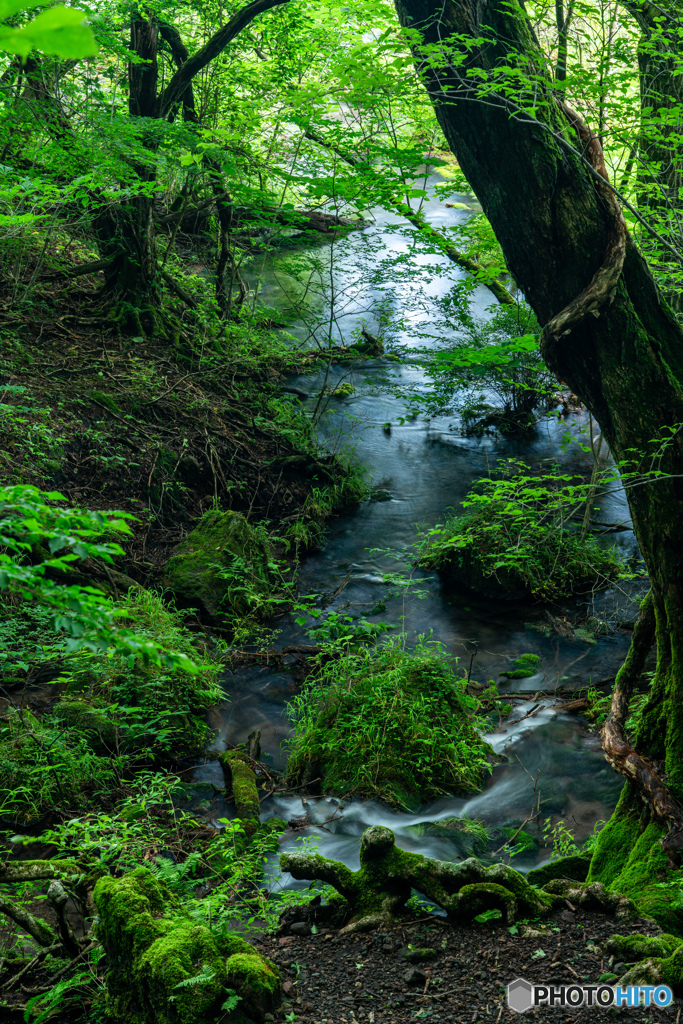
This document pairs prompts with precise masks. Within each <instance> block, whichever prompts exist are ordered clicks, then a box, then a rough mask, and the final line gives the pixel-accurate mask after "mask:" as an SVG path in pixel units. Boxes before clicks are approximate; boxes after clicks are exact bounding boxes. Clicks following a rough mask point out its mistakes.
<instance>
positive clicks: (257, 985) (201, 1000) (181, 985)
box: [93, 868, 280, 1024]
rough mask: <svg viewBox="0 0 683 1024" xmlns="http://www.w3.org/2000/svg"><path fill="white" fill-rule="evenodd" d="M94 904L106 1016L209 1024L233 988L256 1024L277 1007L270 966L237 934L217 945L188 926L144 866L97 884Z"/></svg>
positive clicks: (145, 1022) (160, 1023)
mask: <svg viewBox="0 0 683 1024" xmlns="http://www.w3.org/2000/svg"><path fill="white" fill-rule="evenodd" d="M93 899H94V902H95V906H96V907H97V911H98V914H99V918H100V920H99V924H98V927H97V932H98V937H99V938H100V941H101V942H102V946H103V948H104V951H105V954H106V957H107V966H108V968H109V970H108V974H107V1010H108V1012H109V1014H110V1015H111V1016H112V1017H114V1018H115V1019H117V1020H121V1021H126V1022H128V1021H133V1020H135V1021H140V1022H141V1024H214V1021H215V1020H216V1019H217V1017H218V1015H219V1011H220V1006H221V1004H222V1002H223V1001H224V998H225V994H226V993H225V990H226V988H234V989H236V990H237V992H238V994H239V995H240V996H241V997H242V1004H240V1005H241V1006H243V1008H244V1009H245V1011H246V1012H247V1013H249V1014H250V1015H251V1017H252V1019H253V1020H256V1021H262V1020H263V1014H264V1013H265V1012H268V1011H269V1010H271V1009H272V1008H274V1007H275V1006H276V1005H277V1003H278V1002H279V992H280V976H279V974H278V972H277V970H276V968H275V967H274V966H273V965H272V964H271V963H270V961H268V960H266V959H265V958H264V957H262V956H261V955H260V954H259V953H258V952H257V951H256V950H255V949H254V948H253V947H252V946H250V945H249V943H248V942H246V941H245V940H244V939H242V938H241V937H240V936H237V935H227V936H225V935H223V936H221V938H220V940H218V939H217V938H216V936H214V935H213V933H212V932H211V931H209V929H208V928H206V927H204V926H203V925H200V924H197V923H196V922H195V921H193V920H191V919H190V918H189V916H188V915H187V914H186V912H185V911H184V910H183V909H182V906H181V905H180V903H179V901H178V898H177V897H176V896H175V895H174V894H173V893H172V892H171V891H170V890H169V889H168V888H167V886H165V885H164V884H163V883H162V882H161V881H159V879H158V878H156V877H155V876H154V875H153V874H152V873H151V872H150V871H149V870H148V869H147V868H136V869H135V870H134V871H131V872H130V873H129V874H127V875H124V876H123V877H122V878H111V877H106V878H101V879H100V880H99V881H98V882H97V884H96V886H95V889H94V893H93ZM226 956H227V957H228V961H227V964H226V961H225V957H226ZM247 968H248V969H247ZM264 1006H265V1009H264Z"/></svg>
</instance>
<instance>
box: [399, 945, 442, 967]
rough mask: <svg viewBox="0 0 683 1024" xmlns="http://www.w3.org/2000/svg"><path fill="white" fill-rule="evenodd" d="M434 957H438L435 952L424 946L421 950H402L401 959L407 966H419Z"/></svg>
mask: <svg viewBox="0 0 683 1024" xmlns="http://www.w3.org/2000/svg"><path fill="white" fill-rule="evenodd" d="M436 956H438V954H437V952H436V950H435V949H432V948H431V947H430V946H424V947H422V948H421V949H404V950H403V957H404V959H405V960H407V961H408V963H409V964H421V963H424V962H425V961H426V960H433V959H434V957H436Z"/></svg>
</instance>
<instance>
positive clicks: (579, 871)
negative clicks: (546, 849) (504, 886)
mask: <svg viewBox="0 0 683 1024" xmlns="http://www.w3.org/2000/svg"><path fill="white" fill-rule="evenodd" d="M591 858H592V854H590V853H575V854H573V855H572V856H571V857H558V859H557V860H551V861H550V863H548V864H543V865H542V866H541V867H540V868H533V869H532V870H531V871H529V872H528V873H527V876H526V877H527V881H528V882H530V883H531V885H539V886H542V885H545V884H546V882H549V881H550V880H551V879H553V878H571V879H572V880H573V881H576V882H585V881H586V878H587V877H588V869H589V868H590V863H591Z"/></svg>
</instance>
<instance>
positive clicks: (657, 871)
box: [587, 785, 683, 933]
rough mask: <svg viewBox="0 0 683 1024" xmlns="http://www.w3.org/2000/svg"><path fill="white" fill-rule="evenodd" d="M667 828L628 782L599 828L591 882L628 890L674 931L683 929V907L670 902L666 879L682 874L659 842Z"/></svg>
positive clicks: (648, 912)
mask: <svg viewBox="0 0 683 1024" xmlns="http://www.w3.org/2000/svg"><path fill="white" fill-rule="evenodd" d="M664 832H665V830H664V829H663V827H662V826H661V825H659V824H658V823H657V822H653V821H650V818H649V814H648V813H647V809H645V808H644V807H643V804H642V802H641V800H640V798H639V796H638V794H637V793H636V792H635V791H634V790H633V789H632V788H631V787H630V786H629V785H626V786H625V787H624V789H623V790H622V793H621V797H620V798H619V803H618V804H617V806H616V808H615V810H614V813H613V814H612V817H611V818H610V820H609V821H608V823H607V825H606V826H605V827H604V828H603V829H602V831H601V832H600V833H599V834H598V838H597V842H596V844H595V851H594V853H593V859H592V861H591V865H590V870H589V872H588V878H587V881H588V882H595V881H599V882H603V884H604V885H606V886H607V888H608V889H611V890H613V891H614V892H618V893H621V894H622V895H624V896H628V897H629V899H632V900H633V902H634V903H635V904H636V905H637V906H638V908H639V910H640V911H641V913H642V914H644V915H645V916H647V917H653V918H654V919H655V921H657V922H658V923H659V924H660V925H662V927H663V928H666V929H667V930H668V931H670V932H674V933H683V913H682V912H681V911H680V910H678V909H676V908H674V907H672V901H671V896H670V894H669V893H668V892H667V890H666V889H665V888H662V883H665V882H667V881H669V880H671V879H672V878H674V877H679V873H677V872H673V871H671V869H670V867H669V864H668V859H667V856H666V854H665V853H664V851H663V850H662V847H661V839H662V837H663V836H664Z"/></svg>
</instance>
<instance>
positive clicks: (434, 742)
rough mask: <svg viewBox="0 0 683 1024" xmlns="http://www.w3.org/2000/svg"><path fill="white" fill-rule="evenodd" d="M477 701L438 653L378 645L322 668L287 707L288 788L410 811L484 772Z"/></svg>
mask: <svg viewBox="0 0 683 1024" xmlns="http://www.w3.org/2000/svg"><path fill="white" fill-rule="evenodd" d="M477 709H478V702H477V700H476V699H475V698H474V697H471V696H469V695H468V694H467V692H466V680H464V679H462V678H458V676H456V674H455V672H454V671H453V669H452V668H451V667H450V665H449V664H448V662H447V661H446V660H445V659H444V657H443V655H441V654H440V653H439V652H438V651H436V652H435V651H432V650H430V649H429V648H428V647H425V646H423V647H419V648H418V649H417V650H416V651H415V652H412V653H411V652H408V651H405V650H403V649H402V648H401V647H399V646H397V645H393V644H388V645H386V646H384V647H382V648H381V649H380V650H378V651H376V652H368V651H365V652H360V653H358V654H349V655H348V657H347V658H346V659H344V661H342V662H341V663H332V664H330V665H328V666H325V667H323V668H322V669H321V670H320V671H319V673H317V674H316V676H315V678H314V679H313V680H311V681H310V682H308V683H307V685H306V687H305V689H304V691H303V692H302V694H301V695H300V696H299V697H297V698H295V700H294V701H293V702H292V704H291V715H292V719H293V721H294V723H295V735H294V740H293V745H292V753H291V756H290V758H289V761H288V764H287V772H288V777H289V778H290V780H291V781H292V783H293V784H295V785H297V784H300V783H304V782H305V783H308V784H310V785H315V788H317V789H318V790H319V791H320V792H322V793H327V792H332V793H336V794H339V795H342V796H343V795H346V794H354V793H355V794H358V795H361V796H365V797H374V798H375V799H380V800H385V801H386V802H387V803H389V804H392V805H394V806H397V807H407V808H416V807H418V806H419V805H420V804H422V803H425V802H427V801H428V800H433V799H434V798H436V797H437V796H440V795H441V794H443V793H454V792H455V793H469V792H473V791H475V790H476V789H477V788H479V786H480V785H481V780H482V777H483V775H484V773H485V772H487V771H489V770H490V760H489V753H490V751H489V748H488V746H487V745H486V744H485V743H484V742H483V741H482V740H481V738H480V737H479V735H478V733H477V719H476V714H477Z"/></svg>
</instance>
